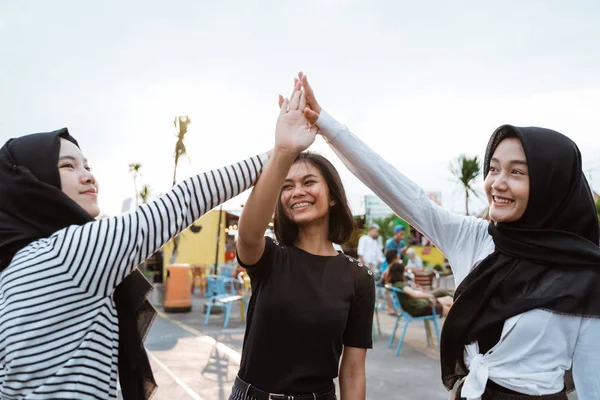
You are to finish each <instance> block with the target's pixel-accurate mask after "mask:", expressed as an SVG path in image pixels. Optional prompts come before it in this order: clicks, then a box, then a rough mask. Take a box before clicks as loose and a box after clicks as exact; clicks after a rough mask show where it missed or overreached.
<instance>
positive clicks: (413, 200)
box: [317, 110, 600, 400]
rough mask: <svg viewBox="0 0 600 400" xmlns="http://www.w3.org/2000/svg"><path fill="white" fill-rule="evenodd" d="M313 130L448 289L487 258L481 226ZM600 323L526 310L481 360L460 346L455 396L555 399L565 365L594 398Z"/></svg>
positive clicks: (329, 132) (326, 129) (332, 123)
mask: <svg viewBox="0 0 600 400" xmlns="http://www.w3.org/2000/svg"><path fill="white" fill-rule="evenodd" d="M317 125H318V127H319V128H320V130H321V133H322V135H323V136H324V137H325V139H326V140H327V142H328V143H329V144H330V146H331V147H332V148H333V150H334V151H335V152H336V154H337V155H338V156H339V157H340V159H341V160H342V161H343V162H344V164H345V165H346V167H347V168H348V169H349V170H350V171H351V172H352V173H353V174H354V175H356V176H357V177H358V178H359V179H360V180H361V181H362V182H364V183H365V184H366V185H367V186H368V187H369V188H370V189H371V190H373V192H374V193H375V194H376V195H377V196H379V198H381V199H382V200H383V201H384V202H385V203H386V204H387V205H388V206H390V207H391V208H392V210H393V211H394V212H395V213H396V214H397V215H398V216H400V217H401V218H402V219H404V220H406V221H407V222H408V223H410V224H411V225H412V226H414V227H415V228H416V229H417V230H418V231H420V232H421V233H423V234H424V235H425V236H426V237H427V238H429V239H431V241H432V243H433V244H434V245H435V246H437V247H438V248H439V249H440V250H441V251H442V252H443V253H444V254H445V256H446V257H447V258H448V261H449V262H450V265H451V266H452V270H453V272H454V280H455V282H456V286H458V285H459V284H460V282H461V281H462V280H463V279H464V278H465V277H466V276H467V275H468V274H469V272H470V271H471V270H472V269H473V268H474V267H476V266H477V265H478V264H479V263H480V262H481V261H482V260H483V259H484V258H486V257H487V256H488V255H489V254H490V253H492V252H493V251H494V242H493V240H492V237H491V236H490V235H489V234H488V231H487V229H488V223H487V222H486V221H484V220H480V219H477V218H475V217H467V216H463V215H458V214H454V213H452V212H450V211H448V210H446V209H444V208H442V207H440V206H438V205H437V204H436V203H434V202H433V201H431V200H429V198H428V197H427V195H426V194H425V192H424V191H423V189H421V188H420V187H419V186H418V185H416V184H415V183H414V182H412V181H411V180H410V179H408V178H407V177H405V176H404V175H403V174H401V173H400V172H398V171H397V170H396V169H395V168H394V167H393V166H392V165H390V164H389V163H388V162H386V161H385V160H383V158H381V157H380V156H379V155H378V154H377V153H376V152H374V151H373V150H372V149H370V148H369V147H368V146H367V145H366V144H365V143H364V142H362V141H361V140H360V139H359V138H358V137H356V136H354V135H353V134H352V133H351V132H350V131H349V130H348V128H347V127H346V126H344V125H342V124H340V123H339V122H338V121H336V120H335V119H334V118H332V117H331V116H330V115H329V114H327V113H326V112H325V111H324V110H322V111H321V114H320V116H319V120H318V121H317ZM599 350H600V319H596V318H584V317H577V316H568V315H559V314H556V313H552V312H549V311H545V310H542V309H534V310H530V311H527V312H525V313H523V314H519V315H516V316H514V317H512V318H510V319H508V320H506V321H505V323H504V328H503V330H502V335H501V340H500V342H498V344H496V346H494V347H493V348H492V349H490V350H489V351H488V352H487V353H485V354H480V352H479V346H478V344H477V342H473V343H471V344H469V345H467V346H465V364H466V365H467V367H468V368H469V374H468V375H467V377H466V379H465V384H464V386H463V389H462V396H463V397H466V398H467V399H479V398H480V396H481V395H482V393H483V391H484V389H485V386H486V382H487V380H488V379H491V380H492V381H494V382H496V383H497V384H499V385H501V386H503V387H505V388H508V389H511V390H514V391H516V392H519V393H523V394H528V395H544V394H552V393H557V392H560V391H561V390H562V389H563V386H564V374H565V371H566V370H568V369H569V368H570V367H571V364H573V378H574V382H575V387H576V389H577V395H578V398H579V399H580V400H582V399H583V400H585V399H599V398H600V351H599Z"/></svg>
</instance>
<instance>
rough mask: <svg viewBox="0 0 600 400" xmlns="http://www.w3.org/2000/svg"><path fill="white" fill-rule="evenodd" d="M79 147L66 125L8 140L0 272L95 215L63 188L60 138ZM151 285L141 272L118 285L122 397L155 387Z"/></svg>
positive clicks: (0, 157)
mask: <svg viewBox="0 0 600 400" xmlns="http://www.w3.org/2000/svg"><path fill="white" fill-rule="evenodd" d="M61 138H63V139H66V140H69V141H71V142H72V143H74V144H75V145H77V146H79V145H78V143H77V141H76V140H75V139H74V138H73V137H72V136H71V135H69V132H68V130H67V129H66V128H63V129H60V130H58V131H54V132H47V133H36V134H32V135H26V136H22V137H19V138H17V139H10V140H9V141H8V142H6V144H5V145H4V146H3V147H2V148H1V149H0V272H1V271H2V270H4V269H5V268H6V267H7V266H8V265H9V264H10V262H11V260H12V258H13V256H14V255H15V254H16V253H17V252H18V251H19V250H20V249H22V248H23V247H25V246H27V245H28V244H29V243H31V242H34V241H36V240H39V239H42V238H46V237H49V236H51V235H52V234H53V233H55V232H57V231H59V230H61V229H63V228H66V227H68V226H70V225H83V224H85V223H88V222H91V221H94V219H93V218H92V217H91V216H90V215H89V214H88V213H87V212H86V211H85V210H83V209H82V208H81V207H80V206H79V205H78V204H77V203H75V202H74V201H73V200H71V199H70V198H69V197H68V196H67V195H66V194H64V193H63V192H62V189H61V181H60V173H59V171H58V157H59V153H60V139H61ZM151 288H152V287H151V285H150V284H149V282H148V281H147V280H146V278H144V276H143V275H142V274H141V273H140V272H139V271H137V270H136V271H135V272H134V273H132V274H130V275H129V276H128V277H127V278H126V279H125V280H124V281H123V282H122V283H121V284H120V285H119V286H118V287H117V289H116V290H115V294H114V300H115V304H116V307H117V313H118V319H119V376H120V383H121V388H122V392H123V396H124V399H126V400H130V399H136V400H137V399H147V398H149V396H150V395H151V393H152V392H153V391H154V389H155V388H156V383H155V382H154V378H153V376H152V370H151V369H150V365H149V362H148V357H147V354H146V351H145V349H144V346H143V339H144V338H145V336H146V333H147V331H148V329H149V327H150V324H151V323H152V321H153V319H154V316H155V314H156V311H154V309H153V307H152V305H151V304H150V303H149V302H148V300H147V299H146V294H147V293H148V292H149V291H150V290H151Z"/></svg>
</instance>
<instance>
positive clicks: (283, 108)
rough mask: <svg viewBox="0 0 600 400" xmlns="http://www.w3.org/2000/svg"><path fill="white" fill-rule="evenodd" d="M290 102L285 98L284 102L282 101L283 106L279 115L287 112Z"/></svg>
mask: <svg viewBox="0 0 600 400" xmlns="http://www.w3.org/2000/svg"><path fill="white" fill-rule="evenodd" d="M288 104H289V100H288V99H283V103H281V108H280V109H279V115H283V114H285V113H286V112H287V110H288Z"/></svg>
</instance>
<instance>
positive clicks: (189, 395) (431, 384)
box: [146, 296, 446, 400]
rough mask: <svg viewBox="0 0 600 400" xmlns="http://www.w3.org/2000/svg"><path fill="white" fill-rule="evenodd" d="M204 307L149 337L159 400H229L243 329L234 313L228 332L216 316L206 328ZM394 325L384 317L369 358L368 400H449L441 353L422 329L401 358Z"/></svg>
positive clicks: (412, 331)
mask: <svg viewBox="0 0 600 400" xmlns="http://www.w3.org/2000/svg"><path fill="white" fill-rule="evenodd" d="M203 302H204V299H201V298H199V297H197V296H195V297H194V306H193V310H192V312H190V313H185V314H165V313H162V312H161V313H160V314H159V316H158V318H157V319H156V321H155V323H154V325H153V327H152V329H151V331H150V334H149V335H148V339H147V340H146V347H147V348H148V350H149V353H150V359H151V363H152V366H153V370H154V371H155V376H156V379H157V381H158V383H159V386H160V387H159V390H158V393H157V395H156V396H155V398H154V399H156V400H167V399H195V400H199V399H203V400H226V399H228V396H229V393H230V390H231V385H232V383H233V379H234V378H235V375H236V373H237V370H238V367H239V359H240V352H241V350H242V340H243V336H244V323H243V322H242V321H241V320H240V315H239V310H238V309H235V310H234V312H233V313H232V316H231V319H230V324H229V327H228V329H223V316H222V315H211V317H210V321H209V324H208V325H206V326H205V325H204V317H205V314H204V313H203ZM393 321H394V319H393V318H392V317H390V316H388V315H385V312H382V313H380V324H381V335H378V336H377V338H376V341H375V344H374V348H373V350H371V351H369V352H368V356H367V382H368V383H367V399H369V400H376V399H377V400H379V399H392V398H393V399H445V398H446V391H445V390H444V388H443V386H442V384H441V382H440V379H439V361H438V359H439V353H438V351H437V349H436V348H435V347H428V346H427V343H426V340H425V330H424V327H423V325H421V324H416V323H413V324H414V325H415V326H412V325H413V324H411V326H410V327H409V330H408V333H407V336H406V338H405V342H404V346H403V347H402V351H401V353H400V355H399V356H398V357H396V356H395V355H394V349H395V346H394V347H393V348H392V349H388V348H387V343H388V340H389V335H390V333H391V330H392V327H393ZM397 336H398V337H399V333H398V334H397ZM396 343H397V342H396Z"/></svg>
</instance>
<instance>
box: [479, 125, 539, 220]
mask: <svg viewBox="0 0 600 400" xmlns="http://www.w3.org/2000/svg"><path fill="white" fill-rule="evenodd" d="M484 186H485V194H486V196H487V199H488V203H489V207H490V210H489V214H490V218H491V219H492V221H494V222H513V221H516V220H518V219H519V218H521V217H522V216H523V214H524V213H525V210H526V208H527V202H528V201H529V170H528V168H527V158H526V157H525V152H524V150H523V146H522V145H521V141H520V140H519V139H517V138H513V137H511V138H506V139H504V140H503V141H502V142H500V144H498V147H496V150H495V151H494V154H493V156H492V158H491V160H490V168H489V172H488V174H487V176H486V178H485V184H484Z"/></svg>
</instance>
